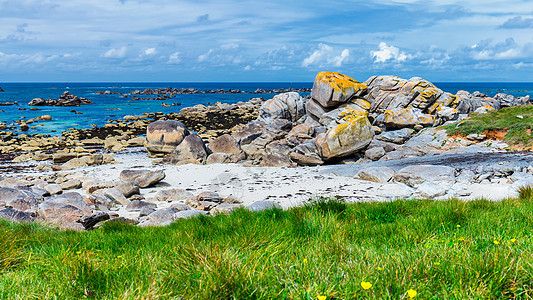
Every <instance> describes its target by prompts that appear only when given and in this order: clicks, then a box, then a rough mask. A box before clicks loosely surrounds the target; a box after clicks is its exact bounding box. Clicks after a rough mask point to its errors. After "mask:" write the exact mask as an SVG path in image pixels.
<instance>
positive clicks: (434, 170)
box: [392, 165, 456, 187]
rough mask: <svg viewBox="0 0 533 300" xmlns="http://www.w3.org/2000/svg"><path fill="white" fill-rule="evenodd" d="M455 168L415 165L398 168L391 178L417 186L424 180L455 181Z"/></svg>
mask: <svg viewBox="0 0 533 300" xmlns="http://www.w3.org/2000/svg"><path fill="white" fill-rule="evenodd" d="M455 176H456V174H455V169H454V168H452V167H447V166H435V165H417V166H408V167H405V168H403V169H401V170H399V171H398V172H397V173H396V174H394V176H393V177H392V180H393V181H395V182H401V183H405V184H407V185H408V186H410V187H417V186H419V185H421V184H422V183H424V182H428V181H429V182H452V183H453V182H455Z"/></svg>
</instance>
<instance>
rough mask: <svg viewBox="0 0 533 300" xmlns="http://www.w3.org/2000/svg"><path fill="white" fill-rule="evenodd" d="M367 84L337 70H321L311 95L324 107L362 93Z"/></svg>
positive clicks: (340, 102)
mask: <svg viewBox="0 0 533 300" xmlns="http://www.w3.org/2000/svg"><path fill="white" fill-rule="evenodd" d="M366 89H367V86H366V85H365V84H363V83H360V82H358V81H357V80H355V79H353V78H351V77H349V76H346V75H344V74H341V73H337V72H320V73H318V75H317V76H316V78H315V82H314V83H313V89H312V90H311V97H312V98H313V99H315V100H316V101H317V102H318V103H320V104H321V105H322V106H323V107H332V106H338V105H340V104H342V103H345V102H347V101H349V100H350V99H351V98H352V97H353V96H358V95H361V94H362V93H363V92H365V91H366Z"/></svg>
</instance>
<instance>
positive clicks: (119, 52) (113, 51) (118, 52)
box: [103, 47, 128, 58]
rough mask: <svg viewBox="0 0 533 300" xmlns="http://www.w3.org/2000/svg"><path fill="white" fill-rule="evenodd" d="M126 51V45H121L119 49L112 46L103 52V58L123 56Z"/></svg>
mask: <svg viewBox="0 0 533 300" xmlns="http://www.w3.org/2000/svg"><path fill="white" fill-rule="evenodd" d="M127 51H128V48H127V47H121V48H119V49H116V48H113V49H110V50H108V51H106V52H105V53H104V55H103V56H104V57H105V58H124V57H125V56H126V52H127Z"/></svg>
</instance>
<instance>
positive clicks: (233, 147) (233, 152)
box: [206, 134, 246, 163]
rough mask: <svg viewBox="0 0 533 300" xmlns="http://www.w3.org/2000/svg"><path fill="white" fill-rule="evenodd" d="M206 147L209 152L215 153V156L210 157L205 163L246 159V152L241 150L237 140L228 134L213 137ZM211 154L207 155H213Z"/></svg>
mask: <svg viewBox="0 0 533 300" xmlns="http://www.w3.org/2000/svg"><path fill="white" fill-rule="evenodd" d="M208 148H209V150H210V152H211V153H213V154H217V155H216V157H213V158H211V161H210V162H206V163H214V162H238V161H241V160H244V159H246V154H245V153H244V151H242V150H241V148H240V147H239V144H238V143H237V141H235V139H234V138H233V137H232V136H231V135H229V134H224V135H221V136H219V137H218V138H216V139H214V140H213V141H211V142H210V143H209V146H208ZM213 154H211V155H210V156H209V157H211V156H213ZM221 154H226V155H221ZM208 160H209V158H208Z"/></svg>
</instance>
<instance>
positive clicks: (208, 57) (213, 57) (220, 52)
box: [197, 43, 243, 66]
mask: <svg viewBox="0 0 533 300" xmlns="http://www.w3.org/2000/svg"><path fill="white" fill-rule="evenodd" d="M241 52H242V49H241V47H240V46H239V45H238V44H235V43H229V44H224V45H221V46H220V47H218V48H211V49H209V50H208V51H207V52H206V53H204V54H201V55H199V56H198V59H197V60H198V62H201V63H203V62H209V63H211V64H212V65H218V66H222V65H228V64H233V65H234V64H240V63H242V62H243V58H242V57H241Z"/></svg>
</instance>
